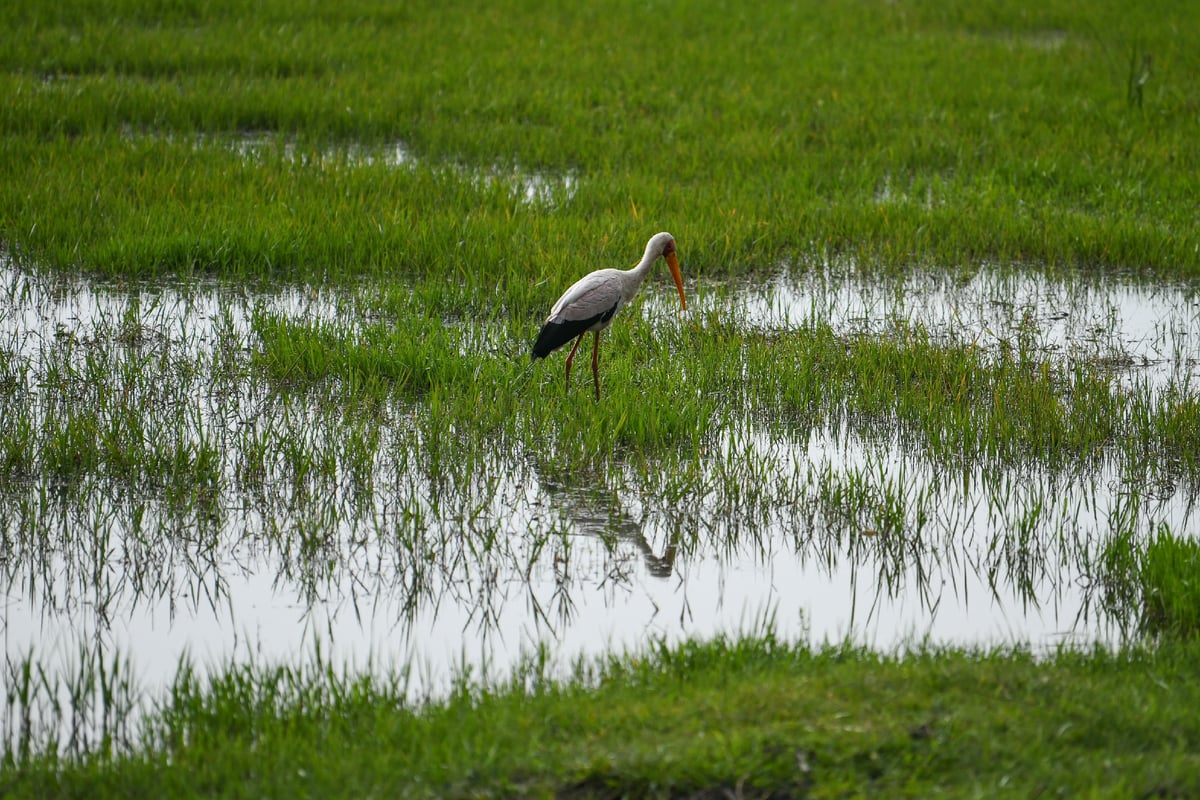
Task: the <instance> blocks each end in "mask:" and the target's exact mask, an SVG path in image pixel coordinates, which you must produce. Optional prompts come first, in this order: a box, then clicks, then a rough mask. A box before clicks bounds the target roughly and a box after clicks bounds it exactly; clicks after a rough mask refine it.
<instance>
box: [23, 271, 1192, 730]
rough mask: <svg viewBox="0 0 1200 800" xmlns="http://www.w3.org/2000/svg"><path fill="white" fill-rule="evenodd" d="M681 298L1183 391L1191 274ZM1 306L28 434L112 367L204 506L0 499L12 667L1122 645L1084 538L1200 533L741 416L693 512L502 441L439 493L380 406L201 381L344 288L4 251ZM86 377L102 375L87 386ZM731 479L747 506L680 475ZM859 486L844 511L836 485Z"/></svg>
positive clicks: (85, 482) (104, 487) (379, 666)
mask: <svg viewBox="0 0 1200 800" xmlns="http://www.w3.org/2000/svg"><path fill="white" fill-rule="evenodd" d="M647 294H648V297H647V298H645V300H644V302H642V303H641V305H640V309H641V313H643V314H646V315H649V316H654V315H657V314H660V313H666V309H665V306H663V302H664V301H663V299H662V298H663V297H665V298H666V299H667V300H669V299H670V298H669V295H666V293H663V296H662V297H658V296H657V295H656V294H655V293H653V292H651V293H647ZM689 296H690V297H692V298H694V301H693V302H694V306H693V309H694V310H693V311H692V312H691V313H692V314H694V315H695V316H696V317H697V318H698V319H703V317H704V314H705V313H706V311H707V310H710V309H715V308H718V307H720V308H729V307H730V306H731V305H732V306H734V307H735V308H738V309H740V313H741V316H742V318H743V319H744V322H745V324H746V325H747V326H749V327H754V328H764V329H785V328H788V327H791V326H795V325H798V324H802V323H804V322H806V321H811V320H813V319H814V318H816V319H824V320H827V321H829V322H830V323H831V324H832V325H834V326H835V327H836V328H837V329H839V330H844V331H857V332H876V331H884V330H887V328H888V326H889V325H890V324H891V323H892V322H894V320H896V319H898V318H902V319H905V320H909V321H912V322H916V323H919V324H922V325H925V326H928V328H929V329H930V330H931V331H933V332H935V334H936V335H939V336H944V337H946V338H948V339H954V340H958V341H975V342H978V343H979V344H980V346H984V347H991V346H999V343H1001V342H1003V341H1005V340H1007V339H1009V338H1015V337H1025V339H1026V340H1027V341H1032V342H1033V343H1034V344H1035V345H1036V346H1037V347H1039V348H1042V349H1044V350H1046V351H1047V352H1051V353H1058V354H1061V355H1062V357H1064V358H1074V357H1087V358H1100V359H1104V360H1105V363H1109V364H1111V365H1112V368H1113V369H1114V370H1118V371H1119V372H1120V374H1121V375H1122V379H1123V380H1126V381H1129V382H1146V383H1148V384H1150V385H1151V386H1154V387H1162V386H1167V385H1170V384H1174V385H1177V386H1178V385H1184V386H1187V385H1194V379H1195V372H1196V369H1197V361H1198V355H1200V349H1198V348H1200V336H1198V335H1197V333H1196V332H1197V331H1198V330H1200V322H1198V320H1200V306H1198V304H1197V300H1196V295H1195V292H1194V291H1192V290H1189V289H1188V288H1187V287H1171V286H1158V287H1146V286H1139V285H1137V284H1135V283H1132V282H1129V283H1121V282H1112V281H1092V282H1084V281H1079V280H1077V281H1071V282H1056V281H1054V280H1051V279H1047V278H1044V277H1039V276H1009V275H1006V274H1004V273H1002V272H999V271H990V270H987V269H981V270H978V271H977V272H975V273H974V274H973V275H971V276H969V277H967V278H965V279H964V278H961V277H960V278H950V277H941V276H935V275H931V274H921V275H914V276H912V277H909V278H904V279H901V280H891V279H864V278H862V277H859V276H856V275H849V274H847V275H838V274H836V273H833V272H826V273H823V274H807V275H798V276H791V277H788V276H782V277H779V278H777V279H775V280H772V281H768V282H766V283H764V284H763V285H759V286H739V287H732V286H719V287H704V286H699V287H693V288H691V289H690V290H689ZM0 309H3V310H0V367H2V368H3V369H2V371H0V408H3V409H4V411H5V415H6V417H9V416H10V415H11V417H12V418H13V419H17V418H18V417H19V416H21V415H24V417H25V418H29V419H32V420H33V421H34V424H35V426H49V425H51V424H54V420H55V419H56V415H58V414H60V413H62V404H63V402H64V400H63V397H62V396H60V394H59V391H60V389H61V387H66V395H67V399H66V401H65V402H66V403H68V404H82V405H86V404H88V403H92V402H101V401H103V402H112V403H116V402H122V400H121V397H122V395H121V393H120V391H119V389H120V383H121V381H122V380H125V381H127V382H130V384H129V385H132V386H133V389H132V392H133V395H135V396H138V397H141V398H142V402H143V403H144V404H145V407H144V409H143V410H142V413H141V414H140V415H138V419H141V420H143V424H144V426H145V428H144V430H145V435H146V436H147V438H148V439H149V440H152V441H154V442H156V443H158V444H160V445H162V446H163V447H164V448H165V449H166V450H167V451H168V452H173V453H182V454H184V456H185V457H187V458H193V459H196V460H197V461H198V460H200V459H199V455H197V454H202V453H206V452H208V453H212V454H215V456H214V457H215V460H216V463H215V465H214V466H213V467H212V469H213V470H214V474H215V476H216V480H215V481H214V486H215V487H216V488H215V489H214V490H213V493H212V494H210V495H206V494H204V493H203V492H202V491H200V492H199V493H194V492H195V491H196V490H195V487H193V486H189V487H183V492H184V496H183V499H178V497H176V494H177V493H178V491H177V490H179V488H180V487H171V486H167V487H165V488H164V487H161V486H160V487H153V489H152V490H147V491H143V490H141V489H140V488H139V486H138V485H137V483H136V480H135V481H132V482H130V481H127V482H124V483H122V482H121V481H116V482H115V483H114V481H113V480H111V479H109V478H108V477H106V476H96V475H93V474H90V473H88V472H87V471H84V472H83V474H81V475H77V474H73V473H67V474H70V475H73V477H70V478H69V479H67V480H63V479H62V478H61V477H60V478H54V477H53V476H37V475H35V476H32V477H30V478H29V479H27V480H22V481H19V482H17V483H16V484H14V485H10V486H6V487H4V488H3V489H2V490H0V537H2V538H3V541H4V545H5V546H4V553H5V555H4V558H3V560H0V574H2V575H3V582H4V590H5V597H4V601H3V616H2V626H3V638H4V644H5V653H6V662H7V664H8V668H9V669H10V670H11V669H13V666H14V665H15V664H17V663H18V662H19V661H20V660H21V659H23V658H25V657H26V656H29V655H30V654H32V655H33V657H34V658H35V660H36V662H37V663H38V664H40V665H41V666H42V667H43V668H45V669H46V670H47V672H48V673H50V674H55V673H63V674H69V673H70V672H71V670H72V669H73V667H72V664H73V663H74V662H76V661H77V660H78V659H79V658H80V654H81V649H82V650H83V651H91V652H101V653H106V654H112V653H116V654H127V655H128V656H129V658H130V661H131V663H132V666H133V668H134V670H135V672H136V674H137V677H138V681H139V685H142V686H145V687H147V688H148V689H150V690H152V689H153V687H155V686H162V685H164V684H167V683H169V682H170V681H171V679H172V677H173V676H174V674H175V671H176V669H177V667H178V664H179V662H180V659H181V658H185V657H187V658H190V659H192V660H193V661H194V662H195V663H196V664H197V666H198V667H199V668H200V669H201V671H203V670H204V668H206V667H207V666H210V665H217V666H220V665H224V664H226V663H228V662H229V661H230V660H244V659H248V658H254V659H258V660H265V661H268V662H276V661H281V662H284V663H288V664H294V663H297V662H298V661H304V660H305V659H308V658H312V657H314V654H315V652H316V650H317V648H318V647H319V648H320V652H321V653H322V656H323V657H325V658H329V659H331V660H333V661H335V662H338V663H342V662H345V663H348V664H350V665H354V666H356V667H358V668H363V669H374V670H379V671H381V672H396V671H399V670H402V669H409V670H411V681H410V691H411V692H412V693H413V694H414V695H425V694H437V693H439V692H441V691H443V690H444V689H445V688H446V687H447V685H448V682H449V681H450V680H451V679H452V678H453V676H454V675H455V674H456V673H460V672H461V671H462V670H463V669H464V668H468V667H469V668H472V669H474V670H475V671H476V674H478V671H479V670H485V669H486V670H488V671H490V672H491V673H492V674H504V673H506V672H507V671H508V669H509V668H510V667H511V666H512V665H513V664H515V663H516V662H517V660H518V659H519V658H520V657H521V655H522V654H523V653H528V652H529V651H530V650H532V649H533V648H535V647H536V646H538V645H539V644H542V643H545V644H549V645H550V646H551V648H552V652H553V653H555V654H556V656H558V657H559V658H561V659H562V660H563V662H564V664H565V663H566V662H567V661H568V660H569V659H570V658H572V657H573V656H575V655H578V654H599V653H602V652H605V651H607V650H610V649H613V648H616V649H620V648H637V647H638V646H639V645H641V644H642V643H644V642H645V641H646V640H647V639H648V638H649V637H659V636H661V637H665V638H667V639H671V640H674V639H680V638H684V637H692V636H709V635H712V634H714V633H716V632H737V631H739V630H745V629H747V628H753V627H755V626H757V625H759V624H761V622H762V621H763V620H764V619H767V618H770V619H771V620H772V621H773V624H774V627H775V630H776V631H777V632H778V633H779V634H780V635H782V636H785V637H789V638H807V639H810V640H812V641H815V642H820V641H825V640H841V639H849V640H851V641H853V642H856V643H861V644H868V645H870V646H873V647H877V648H881V649H885V650H890V649H893V648H896V647H900V646H903V645H904V644H906V643H911V642H914V641H926V640H927V641H930V642H932V643H939V644H942V643H944V644H953V645H964V646H971V645H979V646H993V645H1011V644H1023V645H1027V646H1029V647H1031V648H1032V649H1034V650H1036V651H1040V650H1044V649H1046V648H1052V647H1055V646H1057V645H1059V644H1062V643H1068V644H1090V643H1094V642H1114V641H1117V640H1118V639H1119V638H1120V636H1121V630H1120V626H1119V625H1118V624H1117V623H1116V622H1115V621H1114V620H1112V619H1109V618H1108V617H1107V616H1106V615H1105V613H1104V612H1103V610H1102V608H1101V606H1100V603H1099V602H1098V599H1097V595H1096V586H1095V584H1094V568H1093V565H1094V564H1095V563H1096V561H1097V558H1098V555H1099V553H1100V552H1101V550H1102V548H1103V546H1104V544H1105V543H1106V542H1108V541H1109V540H1110V539H1111V537H1112V536H1113V535H1114V532H1115V531H1118V530H1122V531H1132V532H1133V533H1135V534H1136V535H1138V536H1145V535H1147V534H1148V533H1149V532H1151V531H1153V530H1155V529H1156V527H1157V526H1158V525H1159V524H1161V523H1166V524H1168V525H1169V526H1170V527H1171V529H1172V530H1174V531H1180V532H1182V531H1187V530H1189V529H1190V528H1191V527H1194V525H1195V521H1196V519H1195V510H1194V507H1195V497H1194V496H1188V493H1187V492H1186V491H1175V488H1174V487H1169V490H1163V491H1156V490H1155V489H1154V487H1134V486H1131V485H1130V484H1129V482H1128V480H1127V477H1124V476H1118V475H1116V474H1115V473H1114V472H1113V471H1112V470H1111V469H1109V468H1106V467H1103V466H1102V467H1101V468H1099V469H1093V470H1090V471H1086V472H1084V471H1080V473H1079V474H1071V473H1063V472H1056V473H1051V472H1044V473H1040V474H1039V473H1037V472H1034V473H1032V474H1024V473H1023V474H1012V473H1008V472H1004V471H1001V470H990V469H987V468H983V467H970V468H966V469H957V470H956V469H953V468H947V467H946V466H945V465H931V464H930V463H928V462H927V461H926V460H924V459H922V458H919V457H918V456H916V455H915V454H912V453H910V452H908V451H907V449H906V447H905V446H904V445H903V443H902V442H900V441H898V440H896V439H895V438H894V437H891V436H888V435H886V434H885V435H880V434H879V432H872V433H871V435H869V436H864V435H863V433H862V432H859V431H855V430H852V429H830V430H822V429H814V430H788V429H786V428H781V427H780V426H768V425H764V424H763V423H762V422H761V421H758V420H755V419H753V418H750V417H749V416H747V417H746V418H744V419H741V420H738V421H736V422H735V423H734V424H732V425H730V426H728V427H726V428H723V429H722V430H721V433H720V437H719V441H718V443H717V446H716V447H715V448H714V450H715V452H714V453H713V454H712V455H711V457H709V458H708V459H706V464H705V467H704V468H705V470H707V473H706V474H705V475H702V476H701V481H700V487H701V488H699V489H696V490H691V496H690V498H689V502H690V504H691V511H690V513H686V514H684V513H680V512H679V511H678V506H675V505H669V504H668V506H667V507H666V510H664V508H663V507H662V504H660V503H657V502H656V501H655V498H656V497H659V496H663V493H664V492H665V491H666V489H665V488H664V487H663V486H660V485H651V484H648V483H646V482H645V479H643V478H639V477H638V476H637V475H636V474H634V473H633V472H632V471H631V472H630V474H629V475H628V476H626V479H624V480H620V481H618V482H617V483H616V484H615V485H612V486H609V487H606V488H603V489H584V488H581V487H572V486H566V487H564V486H559V485H556V484H555V483H553V482H552V481H548V480H546V479H544V478H543V476H541V475H540V474H539V472H538V469H537V465H536V460H535V459H531V458H529V457H528V455H527V454H525V453H522V452H520V451H519V450H514V449H512V448H511V447H509V448H506V447H497V448H495V449H493V450H492V451H491V452H490V453H489V454H488V455H487V456H486V458H484V459H483V460H482V461H481V462H479V463H476V464H474V465H473V469H471V470H469V471H463V472H461V473H455V474H454V476H453V477H452V479H451V480H449V482H447V481H445V480H443V479H440V478H431V477H430V472H429V470H428V469H427V466H428V465H427V464H424V463H423V459H424V458H426V457H427V455H426V452H425V451H424V450H423V449H422V448H421V447H419V446H416V445H414V444H413V442H412V441H411V440H410V439H409V438H406V437H408V436H409V434H410V433H411V431H408V430H407V428H406V425H407V423H406V420H408V419H410V418H411V417H412V415H413V414H414V413H419V412H417V411H414V409H413V408H411V407H409V406H406V405H404V404H403V403H401V402H400V401H397V402H396V403H395V404H394V405H392V406H389V407H387V408H384V409H381V410H379V411H378V413H377V418H375V419H373V420H372V421H370V422H369V423H368V424H366V425H365V427H364V426H363V425H362V424H356V425H351V424H349V423H348V422H347V413H346V412H345V410H344V409H342V408H340V407H338V406H336V404H322V403H318V402H315V401H312V400H311V399H310V398H307V397H306V396H305V395H304V394H302V393H301V394H296V395H289V394H286V393H283V394H281V393H279V392H277V391H274V390H273V388H272V387H271V386H269V385H268V384H267V382H265V381H262V380H258V379H247V378H246V377H245V375H246V373H245V372H237V371H236V370H229V371H228V372H227V371H226V369H225V368H224V366H223V365H225V364H227V363H232V362H236V361H238V360H239V359H245V358H248V354H249V353H250V352H251V351H253V349H254V347H255V342H254V335H253V332H252V325H251V318H252V316H253V314H254V313H255V309H268V310H272V311H275V312H278V313H282V314H285V315H287V316H289V317H293V318H295V319H298V320H306V321H311V320H313V319H326V320H331V321H338V320H343V321H344V320H345V319H346V318H347V317H348V316H349V315H352V314H353V309H354V303H353V298H352V297H348V296H346V295H339V294H336V293H330V292H323V291H311V290H308V289H305V288H287V289H281V290H278V291H274V292H269V293H249V292H246V291H239V290H234V289H230V288H227V287H225V288H223V287H218V286H177V287H171V286H166V287H159V288H148V287H141V288H139V289H137V290H136V291H135V292H131V291H130V290H128V289H126V288H120V287H114V286H99V285H94V284H90V283H87V282H82V281H76V280H68V279H63V278H42V277H33V276H30V275H28V274H25V273H22V272H20V271H19V270H17V269H15V268H14V267H12V266H11V265H7V264H6V265H4V266H3V268H2V269H0ZM671 313H674V312H673V311H672V312H671ZM129 364H133V365H135V366H136V370H133V371H131V372H130V373H129V374H124V373H122V369H123V368H124V365H129ZM181 365H182V366H181ZM98 374H99V375H112V376H113V377H112V379H111V381H112V383H113V384H114V385H113V386H105V385H96V381H95V380H94V377H95V376H96V375H98ZM138 376H141V377H138ZM181 376H182V377H181ZM139 380H140V381H145V384H144V385H143V384H141V383H138V381H139ZM103 383H104V382H101V384H103ZM126 391H127V392H128V391H130V390H129V389H128V388H127V389H126ZM6 424H8V423H6ZM197 443H199V444H197ZM354 448H362V449H365V452H367V453H368V457H367V458H366V459H365V461H364V460H362V459H360V460H357V461H356V460H355V459H353V458H351V457H350V455H351V454H352V453H353V452H354ZM355 463H357V464H359V465H361V464H364V463H365V464H367V465H369V467H368V470H367V473H368V474H361V470H360V471H358V472H356V471H355V470H354V469H352V468H351V467H350V466H348V465H351V464H355ZM313 465H316V466H315V467H314V466H313ZM731 471H735V474H737V475H739V476H741V483H742V486H743V489H742V494H741V495H739V496H737V497H729V496H724V495H721V494H719V493H713V492H706V491H704V490H703V486H704V485H706V482H711V483H712V484H713V485H717V484H720V483H721V482H722V481H723V476H724V475H726V474H728V473H730V472H731ZM188 474H191V473H188ZM188 492H193V493H192V494H188ZM856 493H857V496H860V497H861V498H866V501H865V502H857V504H856V503H855V502H851V501H848V500H847V499H846V498H851V499H852V498H853V497H854V496H856ZM838 497H840V498H842V500H840V501H835V500H830V498H838ZM172 498H175V499H172ZM672 509H675V510H672ZM889 515H891V516H889ZM0 712H3V709H0ZM3 717H4V714H2V713H0V718H3Z"/></svg>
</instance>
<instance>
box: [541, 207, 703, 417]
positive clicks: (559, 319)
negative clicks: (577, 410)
mask: <svg viewBox="0 0 1200 800" xmlns="http://www.w3.org/2000/svg"><path fill="white" fill-rule="evenodd" d="M659 257H662V258H663V259H665V260H666V262H667V266H668V267H669V268H670V270H671V277H672V278H674V279H675V286H676V288H678V289H679V302H680V303H681V304H682V306H683V308H684V309H685V310H686V309H687V298H686V297H685V296H684V294H683V276H682V275H680V274H679V256H678V255H677V254H676V252H675V237H674V236H672V235H671V234H669V233H666V232H665V231H664V232H663V233H656V234H654V235H653V236H651V237H650V241H649V242H647V243H646V252H645V253H643V254H642V260H641V261H639V262H638V265H637V266H636V267H634V268H633V269H599V270H596V271H595V272H591V273H588V274H587V275H584V276H583V277H582V278H580V279H579V280H578V281H576V282H575V284H574V285H573V286H571V288H570V289H567V291H566V292H564V293H563V296H562V297H560V298H558V302H557V303H555V304H554V308H552V309H550V316H549V317H547V318H546V324H545V325H543V326H542V330H541V333H539V334H538V337H537V341H536V342H534V344H533V360H534V361H537V360H538V359H539V358H545V357H546V356H548V355H550V354H551V353H553V352H554V351H555V350H557V349H558V348H560V347H562V346H563V345H564V344H566V343H567V342H569V341H571V339H575V346H574V347H572V348H571V354H570V355H568V356H567V387H568V388H569V387H570V386H571V361H572V359H574V358H575V351H576V350H578V349H579V343H580V342H582V341H583V337H584V335H586V334H587V332H588V331H592V332H593V333H594V334H595V341H594V342H593V344H592V379H593V380H594V381H595V384H596V399H597V400H599V399H600V331H602V330H604V329H605V328H607V327H608V326H609V325H611V324H612V321H613V317H615V316H616V314H617V312H618V311H620V310H621V307H622V306H623V305H625V304H626V303H628V302H629V301H630V300H632V299H633V296H634V295H635V294H637V290H638V289H639V288H641V286H642V281H644V280H645V279H646V275H647V274H648V273H649V272H650V268H651V267H652V266H654V262H655V261H657V260H658V259H659Z"/></svg>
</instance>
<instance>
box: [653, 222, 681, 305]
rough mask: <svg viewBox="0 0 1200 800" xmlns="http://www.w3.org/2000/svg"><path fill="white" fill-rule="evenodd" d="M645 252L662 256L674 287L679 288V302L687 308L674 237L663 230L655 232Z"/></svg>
mask: <svg viewBox="0 0 1200 800" xmlns="http://www.w3.org/2000/svg"><path fill="white" fill-rule="evenodd" d="M646 252H647V253H649V254H652V255H654V256H655V257H656V258H657V257H658V256H662V257H663V259H664V260H665V261H666V262H667V268H668V269H670V270H671V277H672V278H674V279H675V288H676V289H678V290H679V303H680V305H682V306H683V308H684V310H685V311H686V310H687V297H686V296H684V294H683V275H682V274H681V273H680V272H679V255H678V253H676V251H675V237H674V236H672V235H671V234H669V233H667V232H666V231H663V232H662V233H656V234H654V236H653V237H651V239H650V241H649V243H647V244H646Z"/></svg>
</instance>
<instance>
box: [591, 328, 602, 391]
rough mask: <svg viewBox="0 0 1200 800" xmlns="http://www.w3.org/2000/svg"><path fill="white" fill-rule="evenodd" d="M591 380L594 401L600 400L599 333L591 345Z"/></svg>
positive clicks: (598, 332)
mask: <svg viewBox="0 0 1200 800" xmlns="http://www.w3.org/2000/svg"><path fill="white" fill-rule="evenodd" d="M592 380H593V381H595V383H596V399H597V400H599V399H600V331H596V338H595V340H594V341H593V343H592Z"/></svg>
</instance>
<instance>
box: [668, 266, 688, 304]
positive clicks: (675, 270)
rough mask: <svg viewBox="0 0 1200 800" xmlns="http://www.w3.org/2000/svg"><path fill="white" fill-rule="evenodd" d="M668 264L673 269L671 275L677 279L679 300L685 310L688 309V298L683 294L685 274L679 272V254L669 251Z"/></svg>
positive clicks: (676, 285)
mask: <svg viewBox="0 0 1200 800" xmlns="http://www.w3.org/2000/svg"><path fill="white" fill-rule="evenodd" d="M665 258H666V259H667V266H668V267H669V268H670V269H671V277H672V278H674V279H675V288H677V289H678V290H679V302H680V303H681V304H682V305H683V310H684V311H687V298H686V297H684V295H683V275H681V274H680V273H679V256H677V255H675V254H674V253H668V254H667V255H666V256H665Z"/></svg>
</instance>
